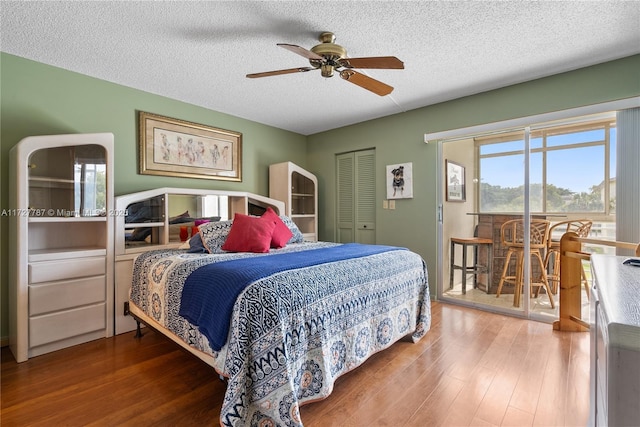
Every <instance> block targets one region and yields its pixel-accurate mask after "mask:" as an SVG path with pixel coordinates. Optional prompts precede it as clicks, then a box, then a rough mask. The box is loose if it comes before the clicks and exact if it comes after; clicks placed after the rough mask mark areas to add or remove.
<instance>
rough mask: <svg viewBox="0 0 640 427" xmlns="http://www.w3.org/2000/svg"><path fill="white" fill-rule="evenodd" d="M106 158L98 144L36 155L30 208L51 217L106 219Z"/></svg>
mask: <svg viewBox="0 0 640 427" xmlns="http://www.w3.org/2000/svg"><path fill="white" fill-rule="evenodd" d="M106 157H107V155H106V150H105V148H104V147H102V146H100V145H97V144H87V145H76V146H65V147H52V148H43V149H41V150H37V151H34V152H33V154H32V155H31V156H30V157H29V208H32V209H37V210H43V212H46V216H49V217H51V216H56V217H77V216H100V215H104V214H105V213H106V199H107V186H106Z"/></svg>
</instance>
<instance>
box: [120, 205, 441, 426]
mask: <svg viewBox="0 0 640 427" xmlns="http://www.w3.org/2000/svg"><path fill="white" fill-rule="evenodd" d="M245 217H246V218H248V217H249V216H248V215H242V218H241V219H243V221H245V220H246V218H245ZM278 218H280V220H281V222H282V223H283V224H284V225H285V226H286V228H287V229H288V231H290V232H291V237H290V238H287V241H286V242H284V241H283V242H281V243H282V244H281V245H280V247H278V245H275V246H276V247H274V245H273V242H271V245H270V247H268V248H267V250H266V251H263V252H260V251H255V250H252V251H229V250H226V249H222V248H223V247H224V246H223V245H225V244H226V242H229V241H231V240H233V239H232V235H233V233H234V229H233V228H234V223H236V224H235V228H236V230H237V229H238V227H239V224H240V223H241V221H240V220H239V214H236V216H235V217H234V220H233V221H220V222H216V223H211V224H206V225H205V226H203V227H201V228H200V232H199V234H197V235H196V236H197V237H196V238H191V240H190V242H189V243H188V244H186V245H183V247H182V248H172V249H160V250H149V251H146V252H143V253H141V254H139V255H138V256H137V257H136V259H135V261H134V264H133V274H132V285H131V290H130V297H129V310H130V312H131V314H132V315H133V316H134V317H135V318H136V319H137V320H139V321H140V322H142V323H144V324H146V325H148V326H150V327H152V328H154V329H156V330H158V331H160V332H162V333H163V334H165V335H167V336H168V337H170V338H171V339H172V340H174V341H175V342H177V343H178V344H180V345H181V346H183V347H184V348H186V349H188V350H189V351H190V352H191V353H193V354H194V355H196V356H197V357H199V358H200V359H202V360H203V361H205V362H206V363H208V364H209V365H210V366H212V367H213V368H214V369H215V370H216V371H217V372H218V373H219V374H220V375H221V376H223V377H224V378H225V379H226V381H227V390H226V394H225V398H224V402H223V404H222V410H221V414H220V424H221V425H224V426H245V425H251V426H254V425H255V426H258V425H283V426H302V425H303V424H302V420H301V419H300V415H299V407H300V406H301V405H303V404H305V403H309V402H313V401H316V400H319V399H322V398H325V397H327V396H328V395H329V394H331V391H332V389H333V384H334V382H335V380H336V379H337V378H338V377H339V376H341V375H343V374H345V373H346V372H349V371H350V370H352V369H354V368H356V367H358V366H360V365H361V364H362V363H363V362H365V360H366V359H367V358H368V357H369V356H371V355H372V354H374V353H376V352H378V351H381V350H383V349H385V348H387V347H389V346H391V345H392V344H393V343H395V342H396V341H398V340H400V339H402V338H404V337H408V338H409V339H412V340H413V341H417V340H419V339H420V338H422V337H423V336H424V335H425V334H426V332H427V331H428V330H429V327H430V323H431V312H430V299H429V287H428V275H427V270H426V264H425V263H424V261H423V260H422V258H421V257H420V256H419V255H417V254H415V253H413V252H411V251H409V250H407V249H405V248H399V247H392V246H382V245H361V244H337V243H330V242H306V241H303V240H302V235H301V234H300V233H299V231H297V230H296V229H295V224H294V223H293V222H292V221H290V220H289V219H288V218H286V217H284V216H278ZM251 221H252V222H256V221H255V220H251ZM278 227H282V225H281V224H278ZM249 231H250V232H247V231H246V230H245V232H244V233H243V235H242V236H241V237H242V239H247V238H248V236H254V235H256V234H258V235H259V234H260V230H258V231H256V230H255V229H250V230H249ZM272 233H273V235H274V236H275V234H276V232H275V230H272ZM236 235H237V233H236ZM285 236H286V235H285ZM198 239H199V240H200V242H195V241H197V240H198ZM263 240H264V239H263ZM281 240H282V239H281ZM243 244H244V242H243ZM253 249H255V248H253ZM187 319H188V320H187Z"/></svg>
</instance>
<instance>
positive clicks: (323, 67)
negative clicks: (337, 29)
mask: <svg viewBox="0 0 640 427" xmlns="http://www.w3.org/2000/svg"><path fill="white" fill-rule="evenodd" d="M319 39H320V42H321V43H320V44H319V45H316V46H314V47H312V48H311V50H308V49H305V48H303V47H300V46H297V45H294V44H286V43H278V46H281V47H283V48H285V49H287V50H290V51H291V52H293V53H297V54H298V55H300V56H304V57H305V58H307V59H308V60H309V63H310V64H311V66H310V67H298V68H288V69H286V70H277V71H266V72H264V73H253V74H247V77H248V78H250V79H253V78H257V77H268V76H277V75H279V74H292V73H304V72H307V71H313V70H318V69H319V70H320V73H321V75H322V77H332V76H333V74H334V72H338V74H339V75H340V77H342V78H343V79H344V80H346V81H348V82H351V83H353V84H355V85H358V86H360V87H362V88H364V89H367V90H369V91H371V92H373V93H375V94H377V95H380V96H384V95H388V94H390V93H391V91H393V87H391V86H389V85H387V84H385V83H382V82H381V81H378V80H376V79H372V78H371V77H369V76H366V75H364V74H361V73H358V72H356V71H354V70H353V69H354V68H378V69H404V63H403V62H402V61H400V60H399V59H398V58H396V57H395V56H376V57H368V58H347V50H346V49H345V48H344V47H342V46H340V45H337V44H335V43H334V41H335V40H336V36H335V35H334V34H333V33H331V32H323V33H322V34H320V37H319Z"/></svg>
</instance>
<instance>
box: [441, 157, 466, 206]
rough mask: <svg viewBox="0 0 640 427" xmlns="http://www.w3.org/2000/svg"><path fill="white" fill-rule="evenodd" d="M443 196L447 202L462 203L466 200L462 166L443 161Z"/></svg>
mask: <svg viewBox="0 0 640 427" xmlns="http://www.w3.org/2000/svg"><path fill="white" fill-rule="evenodd" d="M445 169H446V177H445V183H446V186H445V194H446V199H447V202H464V201H465V200H466V185H465V175H464V172H465V171H464V166H462V165H460V164H458V163H456V162H452V161H451V160H445Z"/></svg>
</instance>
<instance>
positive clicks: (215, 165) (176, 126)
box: [139, 111, 242, 181]
mask: <svg viewBox="0 0 640 427" xmlns="http://www.w3.org/2000/svg"><path fill="white" fill-rule="evenodd" d="M139 127H140V137H139V147H140V173H141V174H144V175H164V176H175V177H185V178H204V179H219V180H225V181H242V134H241V133H240V132H234V131H230V130H224V129H218V128H215V127H211V126H207V125H201V124H197V123H192V122H187V121H184V120H179V119H172V118H170V117H164V116H159V115H156V114H152V113H146V112H144V111H141V112H139Z"/></svg>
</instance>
